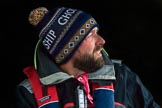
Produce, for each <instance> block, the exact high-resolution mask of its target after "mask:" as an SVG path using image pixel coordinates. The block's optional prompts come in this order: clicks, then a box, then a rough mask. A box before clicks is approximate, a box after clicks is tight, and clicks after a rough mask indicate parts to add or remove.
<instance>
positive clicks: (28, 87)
mask: <svg viewBox="0 0 162 108" xmlns="http://www.w3.org/2000/svg"><path fill="white" fill-rule="evenodd" d="M18 87H23V88H25V89H26V90H27V91H28V92H30V93H33V90H32V87H31V84H30V82H29V80H28V79H24V80H23V81H22V82H20V83H19V85H18Z"/></svg>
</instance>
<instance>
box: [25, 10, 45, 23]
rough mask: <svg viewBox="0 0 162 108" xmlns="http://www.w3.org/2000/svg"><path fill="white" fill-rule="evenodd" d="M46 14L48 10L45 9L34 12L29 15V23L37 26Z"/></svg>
mask: <svg viewBox="0 0 162 108" xmlns="http://www.w3.org/2000/svg"><path fill="white" fill-rule="evenodd" d="M46 13H48V10H47V8H45V7H39V8H36V9H34V10H32V11H31V12H30V14H29V19H28V20H29V23H30V24H32V25H33V26H36V25H37V24H38V23H39V22H40V21H41V20H42V19H43V17H44V15H45V14H46Z"/></svg>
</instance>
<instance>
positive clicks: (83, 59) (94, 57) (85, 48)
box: [74, 28, 105, 73]
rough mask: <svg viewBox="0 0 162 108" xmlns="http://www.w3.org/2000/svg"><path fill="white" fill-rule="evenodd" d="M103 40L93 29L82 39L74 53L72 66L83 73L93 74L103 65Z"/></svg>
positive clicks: (95, 29)
mask: <svg viewBox="0 0 162 108" xmlns="http://www.w3.org/2000/svg"><path fill="white" fill-rule="evenodd" d="M104 44H105V40H104V39H103V38H102V37H101V36H100V35H98V34H97V28H94V29H93V30H92V31H91V32H90V33H89V34H88V36H87V37H86V38H85V39H84V41H83V42H82V44H81V46H80V47H79V48H78V50H77V51H76V53H75V57H74V66H75V67H76V68H78V69H80V70H83V71H85V72H88V73H90V72H94V71H96V70H97V69H99V68H101V67H102V66H103V65H104V60H103V58H102V54H101V50H102V48H103V45H104Z"/></svg>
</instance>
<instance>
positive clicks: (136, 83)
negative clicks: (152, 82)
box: [115, 64, 160, 108]
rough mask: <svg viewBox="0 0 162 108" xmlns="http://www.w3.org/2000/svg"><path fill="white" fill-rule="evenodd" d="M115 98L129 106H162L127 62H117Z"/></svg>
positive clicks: (130, 107)
mask: <svg viewBox="0 0 162 108" xmlns="http://www.w3.org/2000/svg"><path fill="white" fill-rule="evenodd" d="M115 67H116V72H117V73H116V78H117V79H116V85H115V86H116V87H115V99H116V101H119V102H121V103H124V104H125V105H126V106H127V107H129V108H160V106H159V105H158V104H157V102H156V101H155V100H154V98H153V96H152V94H151V92H150V91H149V90H148V89H147V88H146V87H145V85H144V84H143V83H142V81H141V80H140V78H139V76H138V75H137V74H136V73H134V72H133V71H132V70H131V69H130V68H129V67H128V66H126V65H125V64H116V65H115Z"/></svg>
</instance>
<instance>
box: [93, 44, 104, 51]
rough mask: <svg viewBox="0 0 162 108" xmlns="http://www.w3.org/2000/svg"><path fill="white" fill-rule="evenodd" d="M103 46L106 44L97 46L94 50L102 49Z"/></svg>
mask: <svg viewBox="0 0 162 108" xmlns="http://www.w3.org/2000/svg"><path fill="white" fill-rule="evenodd" d="M103 47H104V45H99V46H96V48H95V49H94V52H97V51H99V50H101V49H102V48H103Z"/></svg>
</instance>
